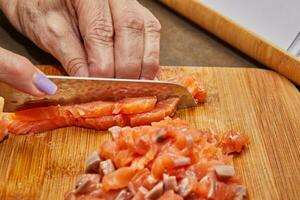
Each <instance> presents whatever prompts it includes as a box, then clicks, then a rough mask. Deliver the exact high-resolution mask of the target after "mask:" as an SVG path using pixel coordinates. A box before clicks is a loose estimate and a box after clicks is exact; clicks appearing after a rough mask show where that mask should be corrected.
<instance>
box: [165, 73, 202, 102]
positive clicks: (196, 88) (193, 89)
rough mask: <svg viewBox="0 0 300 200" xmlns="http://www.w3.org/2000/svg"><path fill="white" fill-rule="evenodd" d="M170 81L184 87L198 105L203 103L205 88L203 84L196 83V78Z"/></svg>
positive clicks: (189, 77)
mask: <svg viewBox="0 0 300 200" xmlns="http://www.w3.org/2000/svg"><path fill="white" fill-rule="evenodd" d="M170 81H172V82H175V83H178V84H180V85H182V86H184V87H186V88H187V89H188V91H189V92H190V93H191V94H192V96H193V97H194V99H195V100H196V101H197V102H198V103H204V102H205V100H206V96H207V93H206V88H205V86H204V83H203V82H200V81H197V79H196V77H194V76H184V77H178V78H175V79H172V80H170Z"/></svg>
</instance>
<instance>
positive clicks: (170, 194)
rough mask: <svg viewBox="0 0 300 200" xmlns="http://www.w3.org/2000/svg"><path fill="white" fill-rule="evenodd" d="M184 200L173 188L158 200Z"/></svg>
mask: <svg viewBox="0 0 300 200" xmlns="http://www.w3.org/2000/svg"><path fill="white" fill-rule="evenodd" d="M170 199H172V200H183V198H182V197H181V196H180V195H178V194H175V193H174V191H173V190H168V191H166V192H165V193H164V194H163V195H162V196H161V197H160V198H159V199H158V200H170Z"/></svg>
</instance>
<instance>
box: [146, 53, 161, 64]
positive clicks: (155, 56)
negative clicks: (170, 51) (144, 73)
mask: <svg viewBox="0 0 300 200" xmlns="http://www.w3.org/2000/svg"><path fill="white" fill-rule="evenodd" d="M143 65H148V66H153V67H156V66H159V53H158V52H156V51H153V52H151V53H149V54H148V55H145V56H144V58H143Z"/></svg>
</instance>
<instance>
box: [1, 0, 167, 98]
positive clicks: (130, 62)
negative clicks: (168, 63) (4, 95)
mask: <svg viewBox="0 0 300 200" xmlns="http://www.w3.org/2000/svg"><path fill="white" fill-rule="evenodd" d="M0 8H1V9H2V11H3V13H4V14H5V15H6V16H7V18H8V19H9V21H10V22H11V23H12V25H13V26H14V27H15V28H16V29H17V30H18V31H19V32H21V33H22V34H24V35H25V36H27V37H28V38H29V39H30V40H32V41H33V42H34V43H35V44H36V45H37V46H38V47H40V48H41V49H43V50H44V51H46V52H49V53H50V54H52V55H53V56H54V57H55V58H56V59H58V60H59V61H60V63H61V64H62V66H63V67H64V69H65V70H66V71H67V73H68V74H69V75H72V76H92V77H105V78H131V79H154V78H155V76H156V75H157V73H158V71H159V47H160V29H161V26H160V23H159V21H158V20H157V19H156V18H155V17H154V16H153V14H152V13H151V12H150V11H149V10H147V9H146V8H145V7H143V6H142V5H140V4H139V3H138V1H137V0H28V1H24V0H0ZM24 69H26V70H24ZM38 72H39V71H38V69H36V68H35V67H34V66H33V64H32V63H30V61H28V60H27V59H26V58H24V57H22V56H19V55H16V54H14V53H12V52H9V51H7V50H5V49H2V48H0V81H2V82H5V83H7V84H10V85H12V86H14V87H16V88H17V89H20V90H22V91H24V92H27V93H29V94H32V95H36V96H41V95H43V93H42V92H40V91H39V90H38V89H37V88H36V86H35V85H34V82H33V81H32V80H33V79H34V74H35V73H38ZM16 80H17V81H16Z"/></svg>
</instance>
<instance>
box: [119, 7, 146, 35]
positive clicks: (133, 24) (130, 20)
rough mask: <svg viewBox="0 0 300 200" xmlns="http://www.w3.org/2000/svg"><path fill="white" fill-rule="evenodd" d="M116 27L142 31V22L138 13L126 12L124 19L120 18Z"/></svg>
mask: <svg viewBox="0 0 300 200" xmlns="http://www.w3.org/2000/svg"><path fill="white" fill-rule="evenodd" d="M117 27H118V28H119V29H125V30H136V31H143V30H144V20H143V18H141V17H140V15H139V13H137V12H134V11H128V12H126V14H125V15H124V17H122V18H121V20H120V21H119V23H117Z"/></svg>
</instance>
